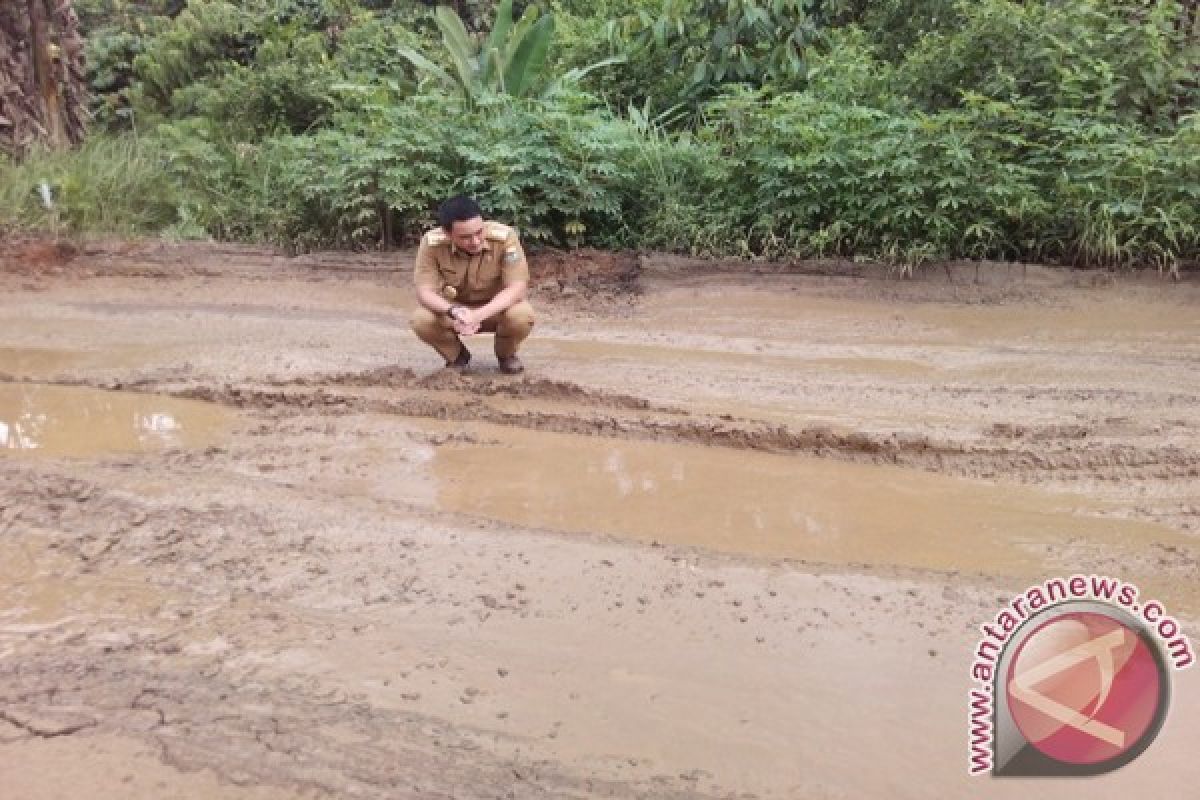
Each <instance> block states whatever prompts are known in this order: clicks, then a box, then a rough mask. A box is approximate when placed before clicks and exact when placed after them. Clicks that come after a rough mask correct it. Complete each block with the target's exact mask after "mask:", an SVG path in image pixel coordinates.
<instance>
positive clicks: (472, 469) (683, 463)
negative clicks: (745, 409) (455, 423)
mask: <svg viewBox="0 0 1200 800" xmlns="http://www.w3.org/2000/svg"><path fill="white" fill-rule="evenodd" d="M479 439H480V442H494V443H481V444H476V445H447V446H443V447H440V448H437V451H436V455H435V456H434V462H433V469H434V473H435V475H436V480H437V487H438V502H439V504H440V505H441V506H442V507H443V508H446V509H450V510H454V511H459V512H466V513H470V514H476V515H480V516H484V517H489V518H492V519H497V520H502V521H506V522H511V523H516V524H519V525H523V526H530V527H538V528H549V529H553V530H559V531H565V532H592V533H600V534H610V535H614V536H619V537H625V538H630V539H637V540H641V541H658V542H664V543H674V544H683V545H696V546H700V547H704V548H709V549H713V550H719V551H725V552H731V553H743V554H752V555H758V556H774V557H787V558H796V559H804V560H811V561H817V562H822V563H832V564H843V565H868V566H881V567H886V566H900V567H915V568H930V569H938V570H965V571H968V572H975V571H982V572H988V573H993V574H1002V575H1020V576H1034V575H1043V574H1046V573H1047V570H1048V569H1049V568H1051V567H1053V568H1056V569H1057V568H1063V569H1072V570H1074V569H1076V568H1080V567H1082V566H1084V564H1083V563H1080V562H1081V561H1086V560H1088V559H1096V558H1098V557H1099V556H1098V554H1101V553H1102V554H1103V557H1104V558H1105V559H1108V560H1110V561H1115V563H1116V564H1118V565H1128V566H1130V567H1131V568H1132V567H1133V565H1134V564H1135V563H1137V562H1138V559H1139V558H1141V559H1142V560H1143V561H1147V560H1148V559H1147V556H1146V554H1145V551H1146V547H1147V545H1148V543H1150V542H1160V543H1170V544H1174V545H1176V546H1184V547H1187V548H1188V550H1187V551H1188V552H1190V550H1191V542H1190V540H1188V539H1187V537H1184V536H1183V535H1182V534H1178V533H1176V532H1174V531H1172V530H1170V529H1168V528H1165V527H1162V526H1159V525H1155V524H1152V523H1146V522H1130V521H1121V520H1116V519H1112V518H1104V517H1099V516H1096V514H1098V513H1100V512H1102V511H1104V510H1111V509H1108V507H1106V506H1104V505H1102V504H1101V503H1100V502H1099V501H1092V500H1089V499H1088V498H1083V497H1079V496H1074V495H1062V494H1053V493H1049V492H1043V491H1038V490H1035V489H1031V488H1028V487H1020V486H997V485H993V484H987V483H982V482H975V481H970V480H965V479H958V478H953V477H948V476H940V475H935V474H930V473H925V472H920V471H915V470H907V469H901V468H895V467H882V466H874V465H862V464H851V463H844V462H837V461H832V460H828V459H816V458H805V457H799V456H785V455H773V454H764V453H753V452H742V451H731V450H724V449H719V448H704V447H695V446H686V445H670V444H656V443H645V442H629V441H612V440H605V439H587V438H581V437H572V436H567V435H558V434H543V433H535V432H525V431H507V430H505V431H498V430H495V429H489V430H488V432H487V433H486V434H485V435H482V436H480V437H479ZM1139 554H1140V555H1139ZM1093 563H1095V562H1094V561H1093ZM1114 568H1120V567H1119V566H1118V567H1114Z"/></svg>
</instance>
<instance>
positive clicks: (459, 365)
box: [446, 344, 471, 372]
mask: <svg viewBox="0 0 1200 800" xmlns="http://www.w3.org/2000/svg"><path fill="white" fill-rule="evenodd" d="M470 363H471V351H470V350H468V349H467V346H466V345H465V344H459V351H458V358H456V359H454V360H453V361H447V362H446V369H453V370H457V371H459V372H463V371H464V370H466V368H467V365H468V364H470Z"/></svg>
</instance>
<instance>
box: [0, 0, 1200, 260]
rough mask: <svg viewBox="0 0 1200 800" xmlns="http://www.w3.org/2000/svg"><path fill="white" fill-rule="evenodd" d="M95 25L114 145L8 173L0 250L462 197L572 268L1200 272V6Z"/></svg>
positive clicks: (709, 1) (325, 6)
mask: <svg viewBox="0 0 1200 800" xmlns="http://www.w3.org/2000/svg"><path fill="white" fill-rule="evenodd" d="M77 5H78V6H79V10H80V13H81V18H82V19H83V22H84V24H85V26H87V25H90V26H91V27H90V29H89V35H90V38H89V50H88V53H89V76H90V80H91V83H92V87H93V92H94V101H93V106H94V112H95V118H96V123H95V127H96V128H97V129H98V130H95V131H94V132H93V136H92V138H91V140H90V141H89V142H88V143H87V144H86V145H85V146H84V147H83V148H81V149H80V150H79V151H77V152H73V153H60V154H54V155H50V154H45V153H37V154H34V155H32V156H30V157H29V158H27V159H26V160H25V161H24V162H23V163H20V164H16V163H14V162H11V161H3V160H0V228H3V227H8V228H30V227H41V226H49V225H57V226H62V227H65V228H66V229H69V230H73V231H107V230H123V231H134V230H136V231H147V232H155V231H165V232H169V233H171V234H173V235H183V236H204V235H207V236H214V237H219V238H225V239H237V240H256V241H268V242H274V243H278V244H281V245H284V246H287V247H290V248H294V249H306V248H314V247H325V246H339V247H377V246H387V245H390V244H394V243H398V242H401V241H404V240H409V239H411V237H413V236H415V235H417V234H418V233H419V232H420V231H421V230H422V229H423V228H424V227H426V226H428V225H429V224H430V222H431V218H432V213H431V212H432V209H433V208H434V207H435V206H436V204H437V202H438V201H439V200H440V199H441V198H443V197H445V196H447V195H449V194H452V193H454V192H456V191H468V192H471V193H474V194H476V195H477V196H479V198H480V199H481V201H482V202H483V203H484V205H485V208H487V209H489V211H490V213H492V214H494V215H495V216H497V217H501V218H503V219H506V220H511V221H513V222H515V223H516V224H517V225H519V226H520V227H521V229H522V232H523V235H524V236H525V237H526V238H528V239H532V240H537V241H543V242H547V243H555V244H559V245H576V244H581V243H584V242H586V243H589V244H594V245H601V246H610V247H654V248H666V249H672V250H678V251H684V252H694V253H701V254H711V255H718V254H720V255H741V256H764V257H780V258H791V257H807V256H825V255H836V256H843V257H848V258H878V259H884V260H887V261H889V262H892V263H897V264H902V265H906V266H908V267H914V266H917V265H920V264H922V263H925V262H928V261H932V260H938V259H945V258H972V259H975V258H980V259H982V258H990V259H1020V260H1038V261H1045V262H1055V263H1066V264H1086V265H1151V266H1158V267H1160V268H1173V267H1175V266H1176V265H1177V264H1179V263H1181V262H1189V261H1196V260H1198V259H1200V4H1197V3H1196V2H1176V1H1175V0H1053V1H1051V0H1027V1H1026V2H1018V1H1017V0H973V1H963V2H954V1H953V0H883V1H882V2H869V3H868V2H863V1H862V0H785V1H784V2H773V1H772V2H768V1H767V0H762V1H760V2H755V0H626V1H625V2H617V1H616V0H595V2H587V3H585V2H582V0H544V1H543V2H542V3H540V4H539V3H532V2H531V3H518V4H516V5H517V7H518V9H519V12H520V13H516V12H514V9H513V6H514V4H513V3H512V2H511V0H501V2H499V3H493V2H486V1H485V0H479V1H478V2H458V3H455V4H454V10H451V9H450V8H441V9H436V10H435V9H434V8H432V7H431V6H428V5H426V4H425V3H422V2H416V1H415V0H413V1H412V2H403V1H402V0H392V1H391V2H388V1H387V0H375V1H374V2H363V1H361V0H359V1H355V0H252V1H251V2H242V3H233V2H225V1H224V0H191V1H190V2H187V3H183V2H174V3H172V2H165V1H163V0H159V1H158V2H144V3H130V2H122V0H79V2H78V3H77ZM598 67H603V69H599V68H598ZM43 181H45V182H47V183H48V184H50V185H51V186H53V187H54V189H55V203H54V208H53V209H52V210H47V209H46V208H44V207H43V204H42V199H41V197H40V194H39V192H38V190H37V188H36V187H37V185H38V184H39V183H41V182H43Z"/></svg>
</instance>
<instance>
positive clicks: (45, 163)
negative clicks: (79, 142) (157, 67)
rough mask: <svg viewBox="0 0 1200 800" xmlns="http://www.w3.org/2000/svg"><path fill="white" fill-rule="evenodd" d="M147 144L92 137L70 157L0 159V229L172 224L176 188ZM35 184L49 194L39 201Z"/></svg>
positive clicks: (129, 229) (102, 229)
mask: <svg viewBox="0 0 1200 800" xmlns="http://www.w3.org/2000/svg"><path fill="white" fill-rule="evenodd" d="M163 166H164V159H163V154H162V152H161V150H160V148H159V147H158V145H157V144H155V143H154V141H153V140H138V139H136V138H134V137H132V136H119V137H116V136H94V137H92V138H90V139H88V140H87V142H85V143H84V144H83V146H82V147H80V148H79V149H77V150H68V151H49V150H41V151H35V152H33V153H30V154H29V155H28V156H27V157H26V158H25V159H24V160H22V161H21V162H19V163H16V162H13V161H11V160H7V159H3V157H0V230H7V231H10V232H11V231H23V230H35V229H36V230H49V231H55V232H59V233H70V234H79V233H117V234H135V233H153V232H160V231H163V230H164V229H166V228H167V227H169V226H170V225H172V224H174V223H175V222H176V221H177V213H176V208H177V197H178V189H177V188H176V186H175V185H174V184H173V182H172V181H170V180H169V179H168V178H167V176H166V174H165V173H164V171H163ZM42 184H45V185H46V187H47V188H48V190H49V193H50V202H49V203H47V202H46V201H45V199H44V197H43V194H44V192H43V190H42V188H41V187H42Z"/></svg>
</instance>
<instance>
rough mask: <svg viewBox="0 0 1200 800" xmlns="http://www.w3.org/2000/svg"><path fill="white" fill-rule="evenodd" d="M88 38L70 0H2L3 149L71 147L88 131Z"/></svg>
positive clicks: (0, 114)
mask: <svg viewBox="0 0 1200 800" xmlns="http://www.w3.org/2000/svg"><path fill="white" fill-rule="evenodd" d="M83 47H84V42H83V38H82V37H81V36H80V33H79V19H78V18H77V17H76V16H75V10H74V9H73V8H72V7H71V0H3V2H0V152H4V153H7V154H9V155H11V156H18V157H19V156H21V155H22V154H23V153H25V152H26V151H28V150H29V148H31V147H33V146H35V145H37V144H42V145H44V146H48V147H52V148H62V147H68V146H70V145H73V144H78V143H79V142H80V141H82V140H83V136H84V134H85V132H86V129H87V76H86V73H85V68H84V53H83Z"/></svg>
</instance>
